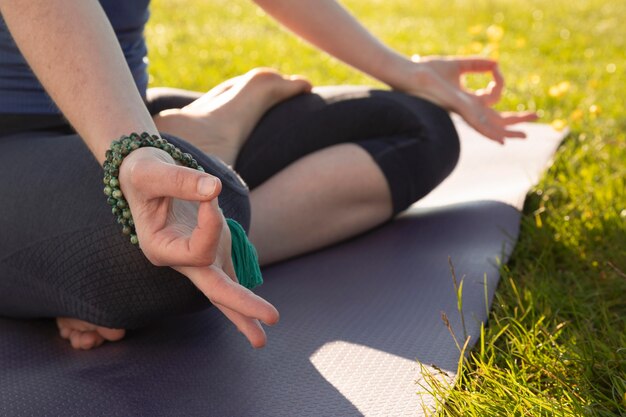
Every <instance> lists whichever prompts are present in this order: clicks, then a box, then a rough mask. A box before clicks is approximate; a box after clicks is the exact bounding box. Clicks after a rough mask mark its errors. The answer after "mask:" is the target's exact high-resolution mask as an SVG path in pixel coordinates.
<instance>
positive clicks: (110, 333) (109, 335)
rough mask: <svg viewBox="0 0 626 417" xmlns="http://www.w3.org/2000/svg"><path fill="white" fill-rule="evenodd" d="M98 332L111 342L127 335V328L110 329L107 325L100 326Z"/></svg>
mask: <svg viewBox="0 0 626 417" xmlns="http://www.w3.org/2000/svg"><path fill="white" fill-rule="evenodd" d="M97 332H98V334H99V335H100V336H101V337H102V338H103V339H105V340H108V341H109V342H116V341H118V340H121V339H123V338H124V335H126V330H124V329H108V328H106V327H98V329H97Z"/></svg>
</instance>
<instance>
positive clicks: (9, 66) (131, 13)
mask: <svg viewBox="0 0 626 417" xmlns="http://www.w3.org/2000/svg"><path fill="white" fill-rule="evenodd" d="M149 3H150V0H100V4H101V5H102V8H103V9H104V11H105V13H106V14H107V16H108V18H109V20H110V21H111V25H112V26H113V29H114V30H115V34H116V35H117V39H118V40H119V42H120V45H121V47H122V51H123V52H124V56H125V57H126V62H127V63H128V66H129V67H130V71H131V73H132V74H133V78H134V79H135V83H136V84H137V88H138V89H139V92H140V93H141V95H142V96H145V93H146V88H147V86H148V72H147V65H148V59H147V54H148V50H147V48H146V43H145V40H144V37H143V29H144V26H145V24H146V22H147V21H148V17H149V15H150V13H149V10H148V5H149ZM0 113H13V114H25V113H28V114H60V113H61V112H60V110H59V109H58V108H57V107H56V105H55V104H54V103H53V102H52V99H51V98H50V96H48V94H46V92H45V91H44V89H43V87H42V86H41V84H40V83H39V81H38V80H37V78H36V77H35V75H34V74H33V72H32V71H31V70H30V68H29V66H28V64H27V63H26V61H25V60H24V57H23V56H22V54H21V53H20V51H19V50H18V49H17V46H16V45H15V42H14V41H13V38H12V37H11V34H10V33H9V31H8V29H7V26H6V24H5V22H4V19H2V16H1V15H0Z"/></svg>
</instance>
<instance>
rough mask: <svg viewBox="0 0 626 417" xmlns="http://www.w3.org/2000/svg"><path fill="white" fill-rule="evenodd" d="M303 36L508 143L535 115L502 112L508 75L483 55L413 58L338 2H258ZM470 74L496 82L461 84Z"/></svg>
mask: <svg viewBox="0 0 626 417" xmlns="http://www.w3.org/2000/svg"><path fill="white" fill-rule="evenodd" d="M254 1H255V3H257V4H258V5H259V6H260V7H262V8H263V9H264V10H265V11H266V12H267V13H269V14H270V15H271V16H273V17H274V18H275V19H276V20H278V21H279V22H280V23H282V24H283V25H285V26H286V27H287V28H289V29H291V30H292V31H293V32H295V33H296V34H297V35H299V36H301V37H302V38H303V39H305V40H307V41H309V42H311V43H312V44H313V45H315V46H317V47H318V48H320V49H322V50H324V51H326V52H328V53H329V54H331V55H333V56H335V57H336V58H338V59H340V60H342V61H344V62H345V63H347V64H349V65H351V66H353V67H355V68H357V69H359V70H361V71H363V72H364V73H366V74H369V75H370V76H372V77H374V78H376V79H378V80H380V81H382V82H384V83H386V84H387V85H389V86H390V87H392V88H394V89H396V90H399V91H403V92H405V93H408V94H413V95H415V96H418V97H422V98H425V99H427V100H430V101H432V102H434V103H436V104H438V105H440V106H441V107H444V108H446V109H448V110H451V111H454V112H456V113H458V114H459V115H461V116H462V117H463V118H464V119H465V121H466V122H468V123H469V124H470V126H472V127H473V128H474V129H476V130H477V131H479V132H480V133H482V134H483V135H485V136H487V137H488V138H490V139H492V140H495V141H496V142H499V143H504V140H505V139H506V138H514V137H517V138H521V137H525V134H524V133H523V132H519V131H514V130H510V129H509V126H510V125H513V124H515V123H519V122H524V121H530V120H534V119H536V115H535V114H534V113H502V114H501V113H499V112H497V111H494V110H493V109H492V108H491V106H492V105H494V104H495V103H497V102H498V101H499V99H500V96H501V93H502V89H503V87H504V79H503V77H502V75H501V74H500V70H499V68H498V64H497V62H495V61H493V60H490V59H485V58H425V59H422V60H418V61H416V62H413V61H412V60H410V59H407V58H406V57H404V56H402V55H401V54H398V53H397V52H395V51H393V50H392V49H390V48H388V47H387V46H385V45H384V44H383V43H382V42H380V41H379V40H378V39H376V38H375V37H374V36H373V35H372V34H371V33H369V32H368V31H367V30H366V29H365V28H364V27H363V26H362V25H361V24H360V23H359V22H358V21H357V20H356V19H354V18H353V17H352V16H351V15H350V14H349V13H348V12H347V11H346V10H345V9H344V8H342V7H341V6H340V5H339V4H338V3H337V2H336V1H335V0H297V1H294V0H254ZM468 72H489V73H491V74H492V75H493V79H494V80H493V82H492V83H490V85H489V86H488V87H487V88H485V89H482V90H479V91H470V90H467V89H465V88H464V86H463V85H462V81H461V78H462V75H463V74H465V73H468Z"/></svg>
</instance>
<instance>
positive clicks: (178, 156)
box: [172, 149, 183, 161]
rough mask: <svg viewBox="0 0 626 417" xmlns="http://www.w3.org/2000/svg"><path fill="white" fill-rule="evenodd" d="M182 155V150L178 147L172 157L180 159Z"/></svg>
mask: <svg viewBox="0 0 626 417" xmlns="http://www.w3.org/2000/svg"><path fill="white" fill-rule="evenodd" d="M182 157H183V153H182V152H181V151H180V149H176V150H174V152H173V153H172V158H174V159H175V160H177V161H180V160H181V158H182Z"/></svg>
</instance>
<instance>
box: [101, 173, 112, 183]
mask: <svg viewBox="0 0 626 417" xmlns="http://www.w3.org/2000/svg"><path fill="white" fill-rule="evenodd" d="M102 182H103V183H104V185H109V182H111V176H110V175H105V176H104V179H103V180H102Z"/></svg>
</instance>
